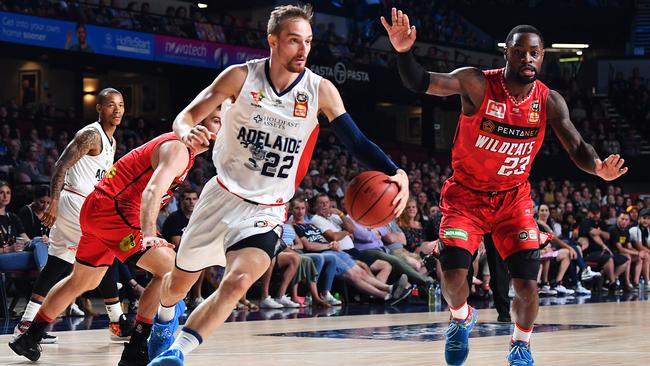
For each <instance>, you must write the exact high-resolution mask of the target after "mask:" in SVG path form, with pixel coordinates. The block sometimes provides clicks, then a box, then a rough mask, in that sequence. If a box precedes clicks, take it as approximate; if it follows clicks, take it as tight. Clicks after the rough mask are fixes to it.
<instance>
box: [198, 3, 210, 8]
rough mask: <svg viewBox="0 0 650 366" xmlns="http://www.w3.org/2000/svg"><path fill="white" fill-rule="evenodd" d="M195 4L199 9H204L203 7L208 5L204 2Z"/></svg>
mask: <svg viewBox="0 0 650 366" xmlns="http://www.w3.org/2000/svg"><path fill="white" fill-rule="evenodd" d="M196 6H198V7H199V9H205V8H207V7H208V4H204V3H198V4H196Z"/></svg>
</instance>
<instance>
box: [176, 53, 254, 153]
mask: <svg viewBox="0 0 650 366" xmlns="http://www.w3.org/2000/svg"><path fill="white" fill-rule="evenodd" d="M247 74H248V70H247V67H246V65H233V66H230V67H228V68H227V69H226V70H224V71H223V72H222V73H221V74H219V76H217V78H216V79H214V81H213V82H212V84H210V85H209V86H208V87H207V88H205V89H203V90H202V91H201V92H200V93H199V94H198V95H197V96H196V98H194V100H193V101H192V102H191V103H190V104H189V105H188V106H187V107H185V109H183V110H182V111H181V113H179V114H178V116H176V119H175V120H174V132H175V133H176V136H178V138H179V139H180V140H181V141H182V142H183V143H184V144H186V145H187V146H188V147H189V148H190V149H192V150H193V151H194V152H195V153H198V152H199V151H201V150H202V149H203V150H204V149H205V146H208V145H209V144H210V140H213V139H215V138H216V135H215V134H213V133H211V132H209V131H208V129H207V128H205V127H204V126H197V125H198V124H199V123H201V121H203V119H205V117H207V116H208V115H209V114H210V113H212V112H213V111H214V110H215V109H217V107H218V106H219V105H220V104H221V103H223V101H224V100H226V99H228V98H236V97H237V96H238V95H239V92H240V90H241V87H242V85H244V81H245V80H246V75H247ZM195 126H196V127H195Z"/></svg>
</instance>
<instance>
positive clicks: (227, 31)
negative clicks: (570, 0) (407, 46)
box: [0, 0, 495, 67]
mask: <svg viewBox="0 0 650 366" xmlns="http://www.w3.org/2000/svg"><path fill="white" fill-rule="evenodd" d="M344 5H345V8H346V9H350V12H346V13H345V15H346V16H348V17H349V18H348V19H349V21H348V29H347V31H346V36H341V35H340V34H337V32H336V29H335V25H334V23H329V24H324V23H315V24H314V27H313V32H314V49H313V51H312V54H313V55H317V56H319V57H321V58H322V59H324V60H327V59H328V58H332V59H336V60H348V61H354V62H358V63H361V64H367V65H375V66H382V67H387V66H392V65H394V62H395V60H394V55H393V54H392V52H385V51H382V50H377V49H373V48H372V43H373V42H374V41H375V40H376V39H377V37H378V36H380V35H383V34H384V32H385V31H384V29H383V27H382V26H381V24H380V23H379V16H381V15H384V16H387V15H388V14H390V9H391V7H393V6H399V7H400V8H401V9H404V10H405V11H407V12H409V13H410V14H412V17H411V21H412V23H413V24H414V25H416V26H417V27H418V39H419V40H420V41H424V42H429V43H434V44H437V45H452V46H460V47H463V48H467V49H481V50H485V51H492V52H493V51H495V42H494V40H493V39H492V38H491V37H489V36H487V35H485V34H483V33H482V32H481V31H480V30H479V29H478V28H476V27H473V26H472V25H471V24H470V23H469V22H468V21H467V20H465V19H464V18H463V17H462V16H461V15H459V14H458V13H456V12H455V11H453V10H452V9H450V6H449V4H448V2H447V1H436V2H420V1H413V0H405V1H394V2H393V1H384V2H377V3H376V4H368V3H367V2H366V1H346V2H345V4H344ZM320 6H323V7H325V6H324V4H318V3H317V4H316V10H317V11H318V10H319V7H320ZM2 10H4V11H14V12H22V13H26V14H30V15H35V16H41V17H48V18H60V19H66V20H71V21H75V22H78V23H80V24H95V25H101V26H107V27H115V28H122V29H129V30H134V31H141V32H149V33H158V34H167V35H173V36H178V37H183V38H192V39H200V40H204V41H210V42H217V43H226V44H234V45H241V46H247V47H253V48H263V49H264V48H267V47H268V45H267V42H266V25H265V24H262V23H261V22H257V23H256V24H254V23H255V22H254V21H253V20H251V19H250V18H249V17H246V16H241V15H232V14H226V13H223V12H216V11H214V10H213V9H199V8H197V7H195V6H193V5H188V6H187V7H185V6H178V7H174V6H168V7H167V8H166V10H165V13H164V14H155V13H152V12H151V5H150V3H149V2H147V1H126V0H100V1H84V0H79V1H75V0H67V1H49V0H22V1H12V2H8V1H2V0H0V11H2ZM479 33H480V36H479ZM426 56H427V57H428V58H431V59H432V60H436V61H435V62H434V61H430V62H431V63H439V62H442V63H453V64H454V65H456V64H464V65H466V64H473V65H477V66H484V67H488V66H490V64H489V63H488V62H480V61H481V60H471V59H468V56H467V55H464V56H463V54H462V52H461V53H458V52H456V53H455V54H453V55H450V54H449V52H448V51H443V50H441V49H439V48H437V47H431V49H430V50H428V51H427V53H426Z"/></svg>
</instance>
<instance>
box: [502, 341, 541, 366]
mask: <svg viewBox="0 0 650 366" xmlns="http://www.w3.org/2000/svg"><path fill="white" fill-rule="evenodd" d="M508 362H509V365H510V366H534V365H535V362H533V355H532V354H531V353H530V344H529V343H527V342H524V341H512V342H510V353H509V354H508Z"/></svg>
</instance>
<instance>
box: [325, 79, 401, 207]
mask: <svg viewBox="0 0 650 366" xmlns="http://www.w3.org/2000/svg"><path fill="white" fill-rule="evenodd" d="M318 96H319V97H318V98H319V99H318V104H319V105H318V107H319V108H318V109H319V110H320V111H321V112H323V113H324V114H325V116H327V119H328V120H329V121H330V123H331V125H332V129H333V130H334V133H335V134H336V136H337V137H338V138H339V140H340V141H341V142H342V143H343V144H344V145H345V146H346V147H347V149H348V151H349V152H350V153H351V154H352V156H354V157H355V158H356V159H357V160H359V161H360V162H361V163H362V164H363V165H365V166H366V167H367V168H368V169H372V170H378V171H381V172H384V173H385V174H386V175H389V176H391V177H390V180H391V181H392V182H395V183H396V184H397V186H398V187H399V192H398V194H397V196H396V197H395V200H394V201H393V205H394V206H395V210H394V211H393V212H394V213H395V215H399V214H400V213H402V211H403V210H404V207H406V201H407V199H408V195H409V183H408V177H407V175H406V172H404V171H403V170H402V169H398V168H397V166H396V165H395V163H393V161H392V160H390V158H388V156H386V154H385V153H384V152H383V151H382V150H381V149H380V148H379V147H378V146H377V145H376V144H375V143H374V142H372V141H370V140H369V139H368V138H367V137H366V135H364V134H363V132H361V130H359V127H357V125H356V123H354V121H353V120H352V117H351V116H350V115H349V114H348V113H347V112H346V111H345V106H344V105H343V100H342V99H341V95H340V94H339V91H338V90H337V89H336V87H335V86H334V85H333V84H332V82H331V81H329V80H327V79H322V80H321V82H320V85H319V87H318Z"/></svg>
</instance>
